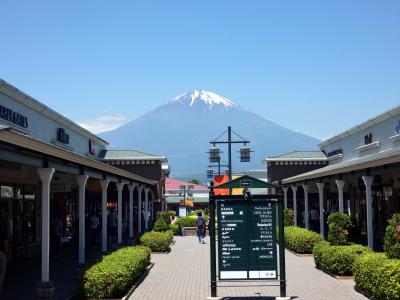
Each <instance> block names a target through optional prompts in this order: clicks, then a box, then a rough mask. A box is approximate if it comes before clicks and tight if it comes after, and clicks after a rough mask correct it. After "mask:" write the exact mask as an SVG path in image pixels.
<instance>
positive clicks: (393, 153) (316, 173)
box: [282, 148, 400, 184]
mask: <svg viewBox="0 0 400 300" xmlns="http://www.w3.org/2000/svg"><path fill="white" fill-rule="evenodd" d="M399 162H400V148H396V149H389V150H386V151H382V152H379V153H376V154H371V155H368V156H364V157H360V158H355V159H351V160H347V161H344V162H340V163H337V164H333V165H328V166H326V167H323V168H320V169H316V170H313V171H310V172H307V173H303V174H300V175H296V176H293V177H290V178H286V179H284V180H282V183H284V184H291V183H296V182H300V181H304V180H312V179H317V178H323V177H327V176H333V175H337V174H343V173H348V172H352V171H357V170H365V169H368V168H374V167H379V166H383V165H386V164H391V163H399Z"/></svg>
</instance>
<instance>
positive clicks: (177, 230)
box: [168, 222, 182, 235]
mask: <svg viewBox="0 0 400 300" xmlns="http://www.w3.org/2000/svg"><path fill="white" fill-rule="evenodd" d="M168 229H169V230H171V231H172V233H173V234H174V235H181V231H182V227H181V225H180V224H179V223H176V222H175V223H174V224H169V226H168Z"/></svg>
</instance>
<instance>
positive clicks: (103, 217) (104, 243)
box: [100, 179, 110, 252]
mask: <svg viewBox="0 0 400 300" xmlns="http://www.w3.org/2000/svg"><path fill="white" fill-rule="evenodd" d="M109 183H110V180H108V179H104V180H100V185H101V251H103V252H106V251H107V188H108V184H109Z"/></svg>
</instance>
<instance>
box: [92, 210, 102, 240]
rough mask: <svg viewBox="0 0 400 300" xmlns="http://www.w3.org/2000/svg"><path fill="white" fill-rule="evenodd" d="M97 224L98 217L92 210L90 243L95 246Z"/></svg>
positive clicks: (97, 231) (98, 223) (98, 222)
mask: <svg viewBox="0 0 400 300" xmlns="http://www.w3.org/2000/svg"><path fill="white" fill-rule="evenodd" d="M99 225H100V220H99V217H98V216H97V215H96V212H93V214H92V216H91V217H90V245H91V246H92V247H95V246H96V244H97V240H98V234H99Z"/></svg>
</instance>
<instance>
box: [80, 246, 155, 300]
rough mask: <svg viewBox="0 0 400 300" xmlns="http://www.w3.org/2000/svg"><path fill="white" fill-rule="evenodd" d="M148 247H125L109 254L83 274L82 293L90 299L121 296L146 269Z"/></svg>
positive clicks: (148, 258) (148, 254)
mask: <svg viewBox="0 0 400 300" xmlns="http://www.w3.org/2000/svg"><path fill="white" fill-rule="evenodd" d="M149 263H150V249H149V248H147V247H143V246H137V247H125V248H122V249H119V250H117V251H115V252H113V253H111V254H109V255H106V256H104V257H103V258H102V260H101V261H100V262H98V263H96V264H94V265H93V266H91V267H90V268H89V269H87V270H86V271H85V273H84V275H83V287H82V289H83V294H84V295H85V297H86V298H91V299H110V298H121V297H122V296H124V295H125V293H126V292H127V291H128V290H129V289H130V287H131V286H132V285H133V284H134V282H135V281H136V280H137V279H138V278H139V277H140V275H141V274H142V273H143V272H144V271H145V270H146V267H147V266H148V265H149Z"/></svg>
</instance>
